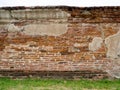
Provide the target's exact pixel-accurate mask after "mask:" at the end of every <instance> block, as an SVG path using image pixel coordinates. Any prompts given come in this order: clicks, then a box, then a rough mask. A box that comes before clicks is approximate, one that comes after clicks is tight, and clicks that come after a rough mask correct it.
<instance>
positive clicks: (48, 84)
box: [0, 78, 120, 90]
mask: <svg viewBox="0 0 120 90" xmlns="http://www.w3.org/2000/svg"><path fill="white" fill-rule="evenodd" d="M0 90H120V80H97V81H93V80H59V79H58V80H55V79H54V80H53V79H23V80H13V79H9V78H0Z"/></svg>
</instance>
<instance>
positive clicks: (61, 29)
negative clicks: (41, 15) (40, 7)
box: [23, 23, 67, 36]
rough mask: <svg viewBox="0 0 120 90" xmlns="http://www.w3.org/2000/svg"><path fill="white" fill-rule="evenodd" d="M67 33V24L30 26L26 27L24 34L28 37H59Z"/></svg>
mask: <svg viewBox="0 0 120 90" xmlns="http://www.w3.org/2000/svg"><path fill="white" fill-rule="evenodd" d="M66 32H67V24H65V23H63V24H59V23H57V24H55V23H52V24H50V23H49V24H30V25H26V26H24V31H23V33H24V34H26V35H42V36H43V35H48V36H59V35H62V34H64V33H66Z"/></svg>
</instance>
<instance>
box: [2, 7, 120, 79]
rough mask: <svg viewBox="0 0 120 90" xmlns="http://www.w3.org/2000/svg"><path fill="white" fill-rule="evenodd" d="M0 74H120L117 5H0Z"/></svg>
mask: <svg viewBox="0 0 120 90" xmlns="http://www.w3.org/2000/svg"><path fill="white" fill-rule="evenodd" d="M0 76H40V77H56V78H57V77H67V78H80V77H84V78H105V77H113V78H120V7H89V8H79V7H66V6H61V7H32V8H30V7H5V8H0Z"/></svg>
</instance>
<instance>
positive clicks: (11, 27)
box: [5, 24, 21, 32]
mask: <svg viewBox="0 0 120 90" xmlns="http://www.w3.org/2000/svg"><path fill="white" fill-rule="evenodd" d="M5 28H6V29H7V30H8V32H18V31H20V30H21V29H20V28H18V27H17V26H15V25H14V24H8V25H7V26H6V27H5Z"/></svg>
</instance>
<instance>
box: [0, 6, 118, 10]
mask: <svg viewBox="0 0 120 90" xmlns="http://www.w3.org/2000/svg"><path fill="white" fill-rule="evenodd" d="M56 8H57V9H69V8H72V9H85V10H86V9H87V10H91V9H120V6H99V7H77V6H34V7H26V6H14V7H0V9H4V10H24V9H56Z"/></svg>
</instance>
